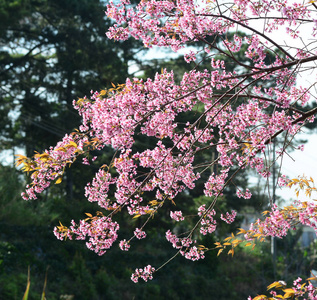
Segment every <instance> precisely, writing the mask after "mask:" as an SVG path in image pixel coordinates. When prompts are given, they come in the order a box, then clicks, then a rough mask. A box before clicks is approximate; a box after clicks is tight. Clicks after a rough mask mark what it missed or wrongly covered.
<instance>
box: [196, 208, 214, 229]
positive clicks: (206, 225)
mask: <svg viewBox="0 0 317 300" xmlns="http://www.w3.org/2000/svg"><path fill="white" fill-rule="evenodd" d="M215 214H216V211H215V210H214V209H212V210H209V211H208V210H207V209H206V204H203V205H201V206H200V207H199V208H198V216H200V217H201V218H202V219H201V221H200V233H201V234H203V235H206V234H207V233H213V232H214V231H215V230H216V228H217V222H216V220H214V216H215Z"/></svg>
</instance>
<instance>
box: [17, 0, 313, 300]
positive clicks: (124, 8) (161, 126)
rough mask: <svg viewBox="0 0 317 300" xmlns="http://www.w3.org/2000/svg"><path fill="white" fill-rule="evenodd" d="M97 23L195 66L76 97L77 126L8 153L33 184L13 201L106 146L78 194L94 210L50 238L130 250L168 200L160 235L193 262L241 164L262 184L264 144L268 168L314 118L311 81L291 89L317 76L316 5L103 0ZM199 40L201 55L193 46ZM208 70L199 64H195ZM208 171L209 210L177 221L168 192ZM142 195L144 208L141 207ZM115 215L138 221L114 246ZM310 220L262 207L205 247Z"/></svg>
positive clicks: (100, 249)
mask: <svg viewBox="0 0 317 300" xmlns="http://www.w3.org/2000/svg"><path fill="white" fill-rule="evenodd" d="M106 15H107V16H108V17H109V18H111V19H112V20H113V22H114V23H113V26H112V27H111V28H110V29H109V31H108V32H107V37H108V38H110V39H114V40H118V41H122V40H126V39H128V38H129V37H133V38H135V39H138V40H141V41H142V42H143V44H144V46H145V47H148V48H157V47H164V48H169V49H171V50H172V51H174V52H180V53H185V54H184V59H185V61H186V62H188V63H191V62H195V67H194V68H190V67H189V68H188V72H186V73H184V75H183V77H182V80H181V81H180V82H175V80H174V74H173V71H167V70H165V69H163V70H162V71H161V72H160V73H157V74H156V75H155V77H154V78H148V79H146V80H143V79H139V78H128V79H127V80H126V82H125V83H122V84H113V87H112V88H110V89H106V90H101V91H92V92H91V96H90V97H84V98H81V99H79V100H77V101H74V103H73V104H74V108H75V109H76V110H77V111H78V113H79V114H80V116H81V117H82V125H81V126H80V127H79V128H78V130H76V131H74V132H72V133H70V134H66V135H65V137H64V138H63V139H62V140H61V141H60V142H59V143H58V144H57V145H56V146H55V147H50V148H49V149H48V150H46V151H44V152H43V153H36V154H35V155H34V157H33V158H32V159H30V158H26V157H24V156H18V158H17V164H23V169H24V171H27V172H31V173H32V174H31V179H32V183H31V184H30V185H28V186H27V189H26V191H25V192H24V193H23V194H22V196H23V198H24V199H25V200H31V199H36V198H37V194H39V193H42V192H43V191H44V190H45V189H47V188H48V187H49V186H50V185H51V183H54V182H55V183H56V184H58V183H60V182H61V181H62V178H63V174H64V171H65V168H68V167H69V166H70V165H71V164H72V163H73V162H74V161H75V160H76V159H78V158H81V159H83V163H85V164H90V163H91V161H95V160H96V161H98V157H91V154H90V153H91V152H92V151H93V150H102V149H103V148H104V147H109V146H110V147H112V148H113V149H115V150H116V154H115V155H114V157H113V159H112V161H109V162H107V163H103V162H101V164H102V165H101V166H100V169H99V170H98V172H97V173H96V174H95V177H94V178H93V179H92V181H91V182H90V183H88V184H87V186H86V188H85V197H86V198H87V200H88V201H90V202H96V203H97V204H98V205H99V206H100V211H99V212H97V213H96V214H95V215H92V214H90V213H87V214H86V215H87V216H86V218H85V219H83V220H80V221H79V222H76V221H71V225H70V226H69V227H66V226H64V225H62V224H60V226H57V227H56V228H55V230H54V233H55V235H56V236H57V238H58V239H60V240H63V239H66V238H69V239H76V240H86V241H87V242H86V245H87V247H88V248H89V249H90V250H92V251H94V252H96V253H97V254H99V255H103V254H105V253H106V251H108V250H109V249H110V248H111V247H112V246H113V244H114V243H115V242H117V243H118V244H119V247H120V248H121V250H123V251H128V250H129V248H130V246H131V245H132V240H134V239H143V238H146V235H147V228H149V227H150V226H151V219H152V218H155V216H156V214H157V213H158V212H159V211H160V210H164V209H166V206H167V205H166V203H168V202H172V203H173V204H175V210H171V211H169V212H168V213H169V215H170V218H171V222H170V229H169V230H167V231H166V239H167V240H168V241H169V242H170V243H171V246H172V247H174V248H175V256H176V255H182V256H184V257H185V258H186V259H190V260H193V261H195V260H199V259H203V258H204V255H205V252H206V251H208V250H211V249H208V248H206V247H205V246H203V245H200V244H199V236H201V235H210V234H214V233H215V231H216V230H217V226H218V224H217V221H216V218H215V215H218V214H219V216H220V214H221V213H220V212H218V211H217V210H216V203H217V201H219V199H220V196H221V195H222V193H223V192H224V190H225V189H226V188H227V187H228V186H229V185H230V184H232V183H234V178H235V176H236V175H237V174H238V173H239V171H241V170H243V169H247V168H250V169H254V170H255V171H256V172H257V173H258V174H259V175H261V176H263V177H264V178H269V177H270V176H271V171H272V165H273V163H274V161H271V160H270V159H269V157H270V156H271V153H272V151H273V150H272V149H273V147H272V144H273V142H274V141H275V140H276V139H277V138H279V139H283V140H284V143H283V145H282V146H281V147H280V148H278V149H276V150H275V151H276V156H275V157H276V160H278V159H281V158H282V157H283V155H285V153H287V151H288V149H289V148H290V147H292V140H293V138H294V137H295V136H296V134H298V133H299V132H300V131H301V128H302V127H303V126H304V125H305V124H307V123H308V122H313V120H314V116H315V114H316V113H317V106H316V104H315V101H316V99H315V96H314V95H313V93H312V90H313V88H314V87H315V84H312V85H311V86H309V87H304V86H301V85H300V84H299V83H298V78H299V76H300V75H301V74H302V73H303V72H304V71H307V70H312V71H313V70H314V68H315V65H314V62H315V61H316V60H317V52H316V49H315V41H314V39H315V38H316V35H317V5H316V4H315V1H301V2H296V1H286V0H275V1H269V0H257V1H256V0H248V1H246V0H233V1H217V0H201V1H193V0H176V1H175V0H162V1H156V0H141V1H140V2H139V3H138V4H132V3H130V1H129V0H121V1H110V2H109V4H108V6H107V11H106ZM240 32H244V34H243V35H241V34H240ZM303 32H304V33H305V36H308V38H305V36H303ZM232 34H234V37H233V39H230V38H229V36H232ZM219 40H220V42H216V41H219ZM284 40H285V41H287V42H285V41H284ZM197 43H199V44H200V45H203V48H199V49H198V48H195V47H192V45H193V44H197ZM241 49H246V50H245V51H244V56H245V61H243V62H241V60H240V59H238V53H241ZM219 55H222V57H226V62H228V61H230V62H231V63H234V64H236V65H237V66H238V67H239V68H237V70H235V71H229V68H228V67H227V65H226V64H228V63H226V62H225V60H224V59H218V58H219ZM272 58H273V59H272ZM206 63H208V65H209V67H208V68H201V66H202V65H204V66H205V65H206ZM306 74H307V73H306ZM312 74H313V73H312ZM310 76H315V75H310ZM272 83H273V84H272ZM311 105H312V106H311ZM186 112H193V113H195V116H196V119H195V121H192V122H189V121H188V122H186V123H182V122H180V121H179V120H180V117H181V116H183V115H184V114H185V113H186ZM136 135H138V136H141V137H142V136H146V137H152V138H155V140H156V142H155V143H153V145H152V147H150V148H149V149H146V150H145V151H142V152H137V151H136V150H135V147H134V143H135V137H136ZM210 151H215V152H216V155H215V156H214V159H212V160H211V161H206V162H205V163H203V164H201V163H199V164H198V163H197V160H196V157H197V155H199V154H200V153H203V152H210ZM214 166H217V172H216V171H214V172H213V173H211V174H210V176H209V178H208V180H207V181H206V182H205V185H204V194H205V196H206V197H210V199H212V201H211V204H210V202H209V204H204V205H201V206H200V207H197V212H196V216H186V215H185V214H184V213H183V212H182V211H181V210H179V209H177V205H178V203H177V201H176V196H177V195H179V194H180V193H182V192H186V190H191V189H194V188H195V184H196V182H197V180H198V179H199V178H200V177H201V175H202V174H203V173H204V172H206V171H207V170H210V168H212V167H214ZM214 170H215V168H214ZM281 174H282V173H281ZM296 180H297V181H296ZM296 180H295V181H294V180H291V181H290V180H288V179H287V178H286V177H285V176H283V175H280V178H279V180H278V184H279V185H280V186H286V185H296V184H300V187H303V186H305V185H307V187H309V188H310V189H314V187H313V186H312V185H313V181H312V179H309V180H308V179H305V178H300V179H296ZM236 193H237V195H238V197H243V198H246V199H248V198H251V197H252V195H251V193H250V191H249V190H248V189H246V190H242V189H241V188H240V187H239V186H237V187H236ZM147 194H149V195H151V197H152V198H151V199H152V200H150V201H148V200H146V199H147V197H145V195H147ZM177 199H179V198H177ZM122 211H127V212H128V214H129V215H130V216H131V218H139V219H140V220H141V221H142V222H141V224H142V225H141V226H139V228H134V233H133V234H132V237H131V238H130V239H128V240H126V239H123V240H120V239H119V238H118V236H119V230H120V224H119V223H118V221H117V218H116V216H117V214H119V213H122ZM316 212H317V207H316V205H315V204H314V203H307V202H298V203H297V205H294V206H291V207H288V208H279V207H278V206H277V205H275V204H274V203H273V201H271V210H270V211H268V212H266V214H267V217H266V218H265V219H264V220H258V221H257V222H256V223H254V224H251V226H250V229H249V230H247V231H243V230H241V231H240V232H238V233H237V234H236V235H234V234H232V236H229V237H228V238H227V239H226V241H224V242H222V241H219V242H217V243H216V245H215V249H217V250H218V254H219V253H220V252H222V251H223V250H226V251H227V250H228V253H229V254H233V253H234V248H235V247H236V246H237V245H238V244H239V243H240V242H241V239H239V238H237V237H236V236H237V235H240V237H241V238H242V239H246V240H248V241H249V242H248V244H250V246H251V245H252V244H253V243H254V240H257V239H265V238H266V237H268V236H275V237H283V236H285V235H286V234H287V230H288V229H292V228H294V227H296V226H297V225H298V224H306V225H309V226H312V227H314V228H315V229H316V221H317V219H316ZM236 214H237V212H236V211H230V212H226V213H222V214H221V217H220V219H221V220H222V221H223V222H227V223H231V222H233V221H234V219H235V216H236ZM189 219H190V220H191V222H193V220H194V222H195V223H194V224H195V225H194V226H193V227H192V228H191V230H190V231H189V232H187V233H185V234H178V233H177V232H176V231H175V230H173V227H174V226H175V224H177V223H178V222H187V221H188V220H189ZM171 259H172V258H171ZM149 263H150V262H149ZM165 263H166V262H162V265H161V266H156V267H154V266H152V265H150V264H149V265H147V266H146V267H143V268H140V269H137V270H136V271H135V273H134V274H132V277H131V278H132V280H133V281H134V282H138V280H139V279H140V278H142V279H144V280H145V281H147V280H149V279H152V277H153V273H155V272H157V271H158V270H159V269H161V268H162V267H163V266H164V265H165ZM299 282H300V281H297V282H296V283H295V287H298V285H299ZM299 286H300V285H299ZM298 289H299V290H300V289H301V288H300V287H299V288H298ZM310 289H311V290H309V291H306V292H307V293H310V294H309V295H310V296H309V297H310V298H309V299H317V298H316V297H317V296H316V292H315V289H314V288H313V287H310ZM295 290H296V288H294V291H295ZM294 293H295V292H294ZM294 293H293V294H294ZM285 294H286V292H285ZM293 294H286V295H287V296H289V295H291V296H292V295H293ZM273 296H274V295H273ZM273 296H272V297H273ZM285 297H286V296H285ZM314 297H315V298H314ZM258 299H260V298H258ZM272 299H273V298H272Z"/></svg>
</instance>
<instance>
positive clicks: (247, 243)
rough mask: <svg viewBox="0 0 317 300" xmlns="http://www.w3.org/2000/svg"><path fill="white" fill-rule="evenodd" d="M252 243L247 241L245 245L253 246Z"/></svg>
mask: <svg viewBox="0 0 317 300" xmlns="http://www.w3.org/2000/svg"><path fill="white" fill-rule="evenodd" d="M251 245H252V243H250V242H249V243H246V244H245V245H244V247H248V246H251Z"/></svg>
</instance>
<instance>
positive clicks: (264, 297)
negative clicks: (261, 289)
mask: <svg viewBox="0 0 317 300" xmlns="http://www.w3.org/2000/svg"><path fill="white" fill-rule="evenodd" d="M263 299H267V297H266V296H265V295H259V296H256V297H255V298H253V300H263Z"/></svg>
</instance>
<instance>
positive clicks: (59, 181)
mask: <svg viewBox="0 0 317 300" xmlns="http://www.w3.org/2000/svg"><path fill="white" fill-rule="evenodd" d="M62 180H63V178H62V177H58V179H57V180H56V181H55V184H60V183H61V182H62Z"/></svg>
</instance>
